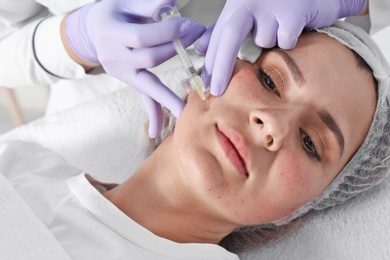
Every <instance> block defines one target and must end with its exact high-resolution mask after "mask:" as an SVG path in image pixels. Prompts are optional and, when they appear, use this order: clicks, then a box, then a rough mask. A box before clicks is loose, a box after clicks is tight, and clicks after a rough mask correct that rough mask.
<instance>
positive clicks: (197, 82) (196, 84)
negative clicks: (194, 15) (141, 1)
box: [159, 6, 206, 100]
mask: <svg viewBox="0 0 390 260" xmlns="http://www.w3.org/2000/svg"><path fill="white" fill-rule="evenodd" d="M159 15H160V16H161V18H162V20H163V21H166V20H169V19H172V18H174V17H180V16H181V15H180V13H179V11H178V10H177V8H176V7H172V6H164V7H163V8H161V9H160V13H159ZM173 46H174V47H175V50H176V52H177V55H178V56H179V58H180V60H181V62H182V64H183V66H184V69H185V72H186V74H187V77H188V79H189V83H190V85H191V88H192V89H194V90H196V92H197V93H198V95H199V96H200V98H201V99H202V100H205V99H206V95H205V93H204V91H203V86H204V85H203V81H202V78H201V77H200V76H199V75H198V73H197V72H196V70H195V68H194V65H193V64H192V62H191V60H190V58H189V57H188V53H187V51H186V49H185V48H184V46H183V44H182V43H181V41H180V39H175V40H173Z"/></svg>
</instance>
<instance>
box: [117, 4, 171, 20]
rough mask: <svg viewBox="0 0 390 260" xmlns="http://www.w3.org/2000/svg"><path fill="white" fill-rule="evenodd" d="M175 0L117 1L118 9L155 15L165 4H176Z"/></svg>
mask: <svg viewBox="0 0 390 260" xmlns="http://www.w3.org/2000/svg"><path fill="white" fill-rule="evenodd" d="M175 4H176V1H175V0H149V1H117V6H116V8H117V10H118V11H119V12H123V13H128V14H132V15H136V16H141V17H148V18H151V17H153V14H154V13H155V11H156V10H158V9H160V8H161V7H162V6H164V5H169V6H172V7H173V6H175Z"/></svg>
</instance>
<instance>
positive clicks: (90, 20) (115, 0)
mask: <svg viewBox="0 0 390 260" xmlns="http://www.w3.org/2000/svg"><path fill="white" fill-rule="evenodd" d="M163 5H171V6H174V5H175V0H151V1H140V0H102V1H99V2H96V3H92V4H89V5H86V6H83V7H82V8H80V9H77V10H75V11H73V12H72V13H70V14H69V16H68V17H67V20H66V35H67V38H68V41H69V43H70V46H71V48H72V50H73V51H74V52H75V53H76V54H77V55H78V56H79V57H80V58H82V59H84V60H86V61H89V62H93V63H100V64H101V65H102V66H103V68H104V70H105V71H106V73H107V74H109V75H111V76H113V77H115V78H118V79H119V80H121V81H123V82H125V83H127V84H129V85H131V86H132V87H134V89H135V90H136V92H137V93H138V94H139V96H140V98H141V100H142V102H143V104H144V106H145V108H146V110H147V112H148V115H149V135H150V136H151V137H156V136H158V135H159V134H160V132H161V129H162V124H163V116H162V115H163V114H162V108H161V105H163V106H165V107H167V108H168V109H169V110H170V111H171V112H172V113H173V115H175V116H176V117H178V116H179V115H180V113H181V112H182V110H183V108H184V103H183V101H182V100H181V99H180V98H179V97H178V96H176V94H175V93H173V92H172V91H171V90H170V89H169V88H167V87H166V86H165V85H164V84H163V83H162V82H161V81H160V80H159V79H158V77H157V76H156V75H154V74H153V73H151V72H149V71H148V70H146V68H151V67H155V66H157V65H159V64H161V63H163V62H164V61H166V60H168V59H169V58H171V57H173V56H174V55H176V52H175V49H174V47H173V45H172V41H173V40H174V39H176V38H181V40H182V42H183V45H184V46H186V47H187V46H189V45H191V44H192V43H193V42H195V41H196V40H197V39H198V38H199V37H200V36H201V35H202V33H203V32H204V31H205V27H204V26H203V25H198V24H195V23H194V22H193V21H191V20H190V19H188V18H177V19H172V20H169V21H164V22H152V21H153V19H152V17H153V14H154V12H155V10H157V9H159V8H160V7H161V6H163ZM160 104H161V105H160Z"/></svg>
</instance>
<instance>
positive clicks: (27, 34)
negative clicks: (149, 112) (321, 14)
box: [0, 0, 390, 113]
mask: <svg viewBox="0 0 390 260" xmlns="http://www.w3.org/2000/svg"><path fill="white" fill-rule="evenodd" d="M93 1H94V0H67V1H58V0H36V1H33V0H12V1H11V0H0V39H1V41H0V57H1V59H0V71H1V74H0V86H6V87H10V88H17V87H27V86H34V85H42V84H48V85H50V86H51V93H50V98H49V103H48V108H47V112H48V113H50V112H55V111H59V110H63V109H65V108H67V107H71V106H74V105H76V104H78V103H82V102H85V101H87V100H90V99H92V98H95V97H96V96H100V95H104V94H108V93H110V92H112V91H115V90H118V89H120V88H124V87H127V85H126V84H124V83H122V82H120V81H119V80H116V79H114V78H112V77H110V76H108V75H106V74H104V73H103V71H102V69H101V68H98V69H95V70H94V71H92V72H90V73H89V74H86V73H85V72H84V70H83V68H82V67H81V66H79V65H78V64H77V63H75V62H74V61H73V60H72V59H70V58H69V56H68V55H67V53H66V51H65V49H64V47H63V46H62V41H61V38H60V34H59V26H60V22H61V19H62V18H63V15H64V14H65V13H67V12H69V11H70V10H73V9H75V8H77V7H79V6H82V5H84V4H87V3H90V2H93ZM224 2H225V0H213V1H203V0H178V1H177V5H178V7H179V8H180V11H181V13H182V14H183V15H184V16H189V17H191V18H193V19H194V20H195V21H197V22H203V23H204V24H206V25H209V24H211V23H212V22H214V21H215V20H216V18H217V16H218V14H219V12H220V10H222V8H223V5H224ZM369 8H370V16H367V17H359V18H358V19H349V20H350V21H351V22H353V23H356V24H358V25H360V26H361V27H363V28H365V29H366V30H367V31H369V32H370V33H375V32H377V31H379V30H380V29H382V28H385V27H386V26H388V25H390V16H389V15H388V11H389V10H390V2H389V1H388V0H370V6H369ZM51 15H53V16H52V17H50V18H48V19H45V20H44V21H43V22H42V23H41V24H40V26H38V27H37V24H38V23H39V22H40V21H41V20H42V18H43V17H47V16H51ZM36 28H38V29H37V30H36ZM35 30H36V31H35ZM33 38H34V40H33ZM38 61H39V62H38ZM177 67H178V68H180V64H177ZM170 68H172V66H171V67H170ZM162 70H163V67H161V66H160V68H158V69H156V70H154V71H155V73H156V74H157V75H158V73H159V72H161V71H162Z"/></svg>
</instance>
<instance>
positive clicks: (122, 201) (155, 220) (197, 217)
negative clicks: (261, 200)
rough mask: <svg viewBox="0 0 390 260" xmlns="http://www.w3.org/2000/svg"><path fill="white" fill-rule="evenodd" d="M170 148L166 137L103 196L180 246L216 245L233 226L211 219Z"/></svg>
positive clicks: (152, 230) (151, 229) (170, 144)
mask: <svg viewBox="0 0 390 260" xmlns="http://www.w3.org/2000/svg"><path fill="white" fill-rule="evenodd" d="M172 145H174V144H173V138H172V136H169V137H168V138H167V139H166V140H165V141H164V142H163V144H161V145H160V146H159V147H158V149H157V150H156V151H155V152H154V153H153V154H152V155H151V156H150V157H149V158H148V159H147V160H146V161H145V162H144V163H143V164H142V165H141V167H140V168H139V169H138V170H137V171H136V172H135V173H134V175H133V176H132V177H130V178H129V179H128V180H127V181H125V182H124V183H122V184H121V185H119V186H118V187H116V188H114V189H112V190H110V191H108V192H106V193H105V194H104V195H105V196H106V198H107V199H109V200H110V201H111V202H112V203H114V204H115V205H116V206H117V207H118V208H119V209H121V210H122V211H123V212H124V213H125V214H126V215H128V216H129V217H130V218H131V219H133V220H134V221H135V222H137V223H138V224H140V225H142V226H143V227H145V228H147V229H148V230H150V231H151V232H153V233H154V234H156V235H158V236H160V237H164V238H167V239H170V240H172V241H175V242H179V243H214V244H216V243H218V242H219V241H220V240H221V239H222V238H223V237H224V236H226V235H227V234H229V233H230V232H231V231H233V230H234V229H235V228H236V226H233V225H230V224H227V223H223V222H221V221H219V220H218V219H217V218H214V217H213V212H212V211H210V209H207V207H205V206H204V205H203V204H202V200H201V199H199V198H197V195H196V194H195V193H194V192H191V190H192V189H190V188H188V184H186V183H184V182H183V180H182V178H181V177H180V173H179V171H181V167H178V164H177V161H175V158H177V157H175V155H174V154H173V152H172V151H174V149H172Z"/></svg>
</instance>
